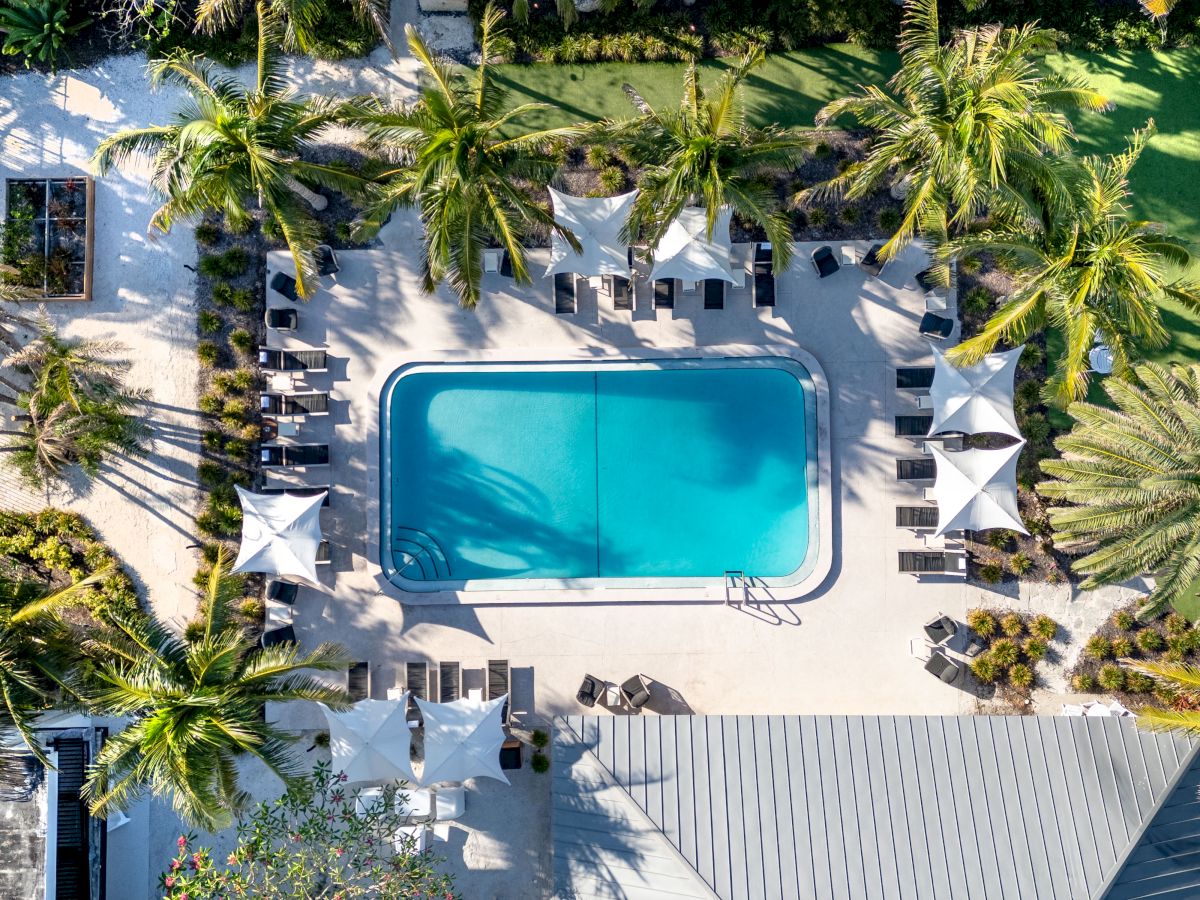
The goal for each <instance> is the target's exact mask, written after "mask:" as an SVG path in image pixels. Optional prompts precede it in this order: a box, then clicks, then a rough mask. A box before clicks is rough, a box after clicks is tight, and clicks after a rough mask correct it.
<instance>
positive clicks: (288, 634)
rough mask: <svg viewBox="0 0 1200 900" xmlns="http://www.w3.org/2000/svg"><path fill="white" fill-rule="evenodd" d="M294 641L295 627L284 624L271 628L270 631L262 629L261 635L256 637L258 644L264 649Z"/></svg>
mask: <svg viewBox="0 0 1200 900" xmlns="http://www.w3.org/2000/svg"><path fill="white" fill-rule="evenodd" d="M294 643H296V629H294V628H293V627H292V626H291V625H284V626H283V627H282V628H272V629H271V630H270V631H264V632H263V633H262V637H260V638H259V639H258V645H259V646H260V647H262V648H263V649H264V650H266V649H267V648H268V647H277V646H278V645H280V644H294Z"/></svg>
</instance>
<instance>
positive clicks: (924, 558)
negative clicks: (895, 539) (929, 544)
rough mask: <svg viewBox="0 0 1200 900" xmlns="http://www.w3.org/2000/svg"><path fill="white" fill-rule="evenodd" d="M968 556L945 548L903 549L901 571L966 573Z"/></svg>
mask: <svg viewBox="0 0 1200 900" xmlns="http://www.w3.org/2000/svg"><path fill="white" fill-rule="evenodd" d="M966 571H967V557H966V554H964V553H947V552H946V551H945V550H901V551H900V572H901V573H902V574H905V575H964V574H966Z"/></svg>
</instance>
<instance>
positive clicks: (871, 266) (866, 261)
mask: <svg viewBox="0 0 1200 900" xmlns="http://www.w3.org/2000/svg"><path fill="white" fill-rule="evenodd" d="M882 249H883V244H872V245H871V249H870V250H868V251H867V255H866V256H864V257H863V258H862V259H860V260H859V261H858V263H857V265H858V267H859V268H860V269H862V270H863V271H864V272H866V273H867V275H869V276H870V277H871V278H878V277H879V273H880V272H882V271H883V267H884V266H885V265H886V263H885V262H883V260H881V259H880V258H879V251H880V250H882Z"/></svg>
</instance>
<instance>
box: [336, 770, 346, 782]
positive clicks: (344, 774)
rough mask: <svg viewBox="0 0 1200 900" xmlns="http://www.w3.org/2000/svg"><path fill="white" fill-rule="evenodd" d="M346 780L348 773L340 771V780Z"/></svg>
mask: <svg viewBox="0 0 1200 900" xmlns="http://www.w3.org/2000/svg"><path fill="white" fill-rule="evenodd" d="M345 780H346V773H345V772H339V773H338V781H345Z"/></svg>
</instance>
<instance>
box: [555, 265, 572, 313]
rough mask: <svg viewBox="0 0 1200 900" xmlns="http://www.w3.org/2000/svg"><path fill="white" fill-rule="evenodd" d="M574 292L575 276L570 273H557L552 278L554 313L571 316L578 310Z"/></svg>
mask: <svg viewBox="0 0 1200 900" xmlns="http://www.w3.org/2000/svg"><path fill="white" fill-rule="evenodd" d="M577 302H578V301H577V299H576V291H575V276H574V275H573V274H572V273H570V272H558V273H556V274H555V276H554V311H555V312H556V313H558V314H559V315H567V316H569V315H572V314H574V313H575V312H576V311H577V310H578V306H577Z"/></svg>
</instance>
